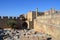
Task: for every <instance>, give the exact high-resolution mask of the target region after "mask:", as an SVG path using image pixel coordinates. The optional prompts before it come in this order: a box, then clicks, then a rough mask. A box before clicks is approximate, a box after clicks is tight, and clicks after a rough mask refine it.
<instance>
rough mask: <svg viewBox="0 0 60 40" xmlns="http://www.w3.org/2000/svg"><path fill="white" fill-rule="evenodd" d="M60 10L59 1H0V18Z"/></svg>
mask: <svg viewBox="0 0 60 40" xmlns="http://www.w3.org/2000/svg"><path fill="white" fill-rule="evenodd" d="M36 8H38V9H39V11H45V10H49V9H50V8H55V9H56V10H60V0H0V16H19V15H20V14H23V13H24V14H26V13H27V12H28V11H30V10H31V11H35V10H36Z"/></svg>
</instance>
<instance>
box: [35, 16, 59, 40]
mask: <svg viewBox="0 0 60 40" xmlns="http://www.w3.org/2000/svg"><path fill="white" fill-rule="evenodd" d="M59 20H60V15H47V16H39V17H37V18H36V19H35V20H34V29H35V30H36V31H38V32H41V33H45V34H48V35H51V36H52V37H53V40H60V31H59V30H60V21H59Z"/></svg>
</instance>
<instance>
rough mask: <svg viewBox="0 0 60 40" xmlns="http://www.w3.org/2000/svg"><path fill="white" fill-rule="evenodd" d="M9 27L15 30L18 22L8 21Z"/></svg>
mask: <svg viewBox="0 0 60 40" xmlns="http://www.w3.org/2000/svg"><path fill="white" fill-rule="evenodd" d="M6 24H7V26H9V27H12V28H15V27H16V21H15V20H8V21H7V23H6Z"/></svg>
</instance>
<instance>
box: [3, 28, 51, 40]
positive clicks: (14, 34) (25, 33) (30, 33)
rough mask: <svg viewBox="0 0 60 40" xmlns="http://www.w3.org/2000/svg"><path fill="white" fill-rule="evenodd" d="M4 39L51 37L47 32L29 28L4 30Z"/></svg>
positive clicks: (29, 39) (38, 39)
mask: <svg viewBox="0 0 60 40" xmlns="http://www.w3.org/2000/svg"><path fill="white" fill-rule="evenodd" d="M3 34H4V37H3V39H4V40H50V39H51V37H50V36H49V35H47V34H42V33H38V32H35V31H34V29H31V30H26V29H24V30H7V29H5V30H4V33H3Z"/></svg>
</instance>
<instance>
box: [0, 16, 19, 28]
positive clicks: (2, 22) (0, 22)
mask: <svg viewBox="0 0 60 40" xmlns="http://www.w3.org/2000/svg"><path fill="white" fill-rule="evenodd" d="M8 20H16V21H17V22H18V21H19V17H12V16H10V17H8V16H0V28H6V27H7V25H6V23H7V21H8Z"/></svg>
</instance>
